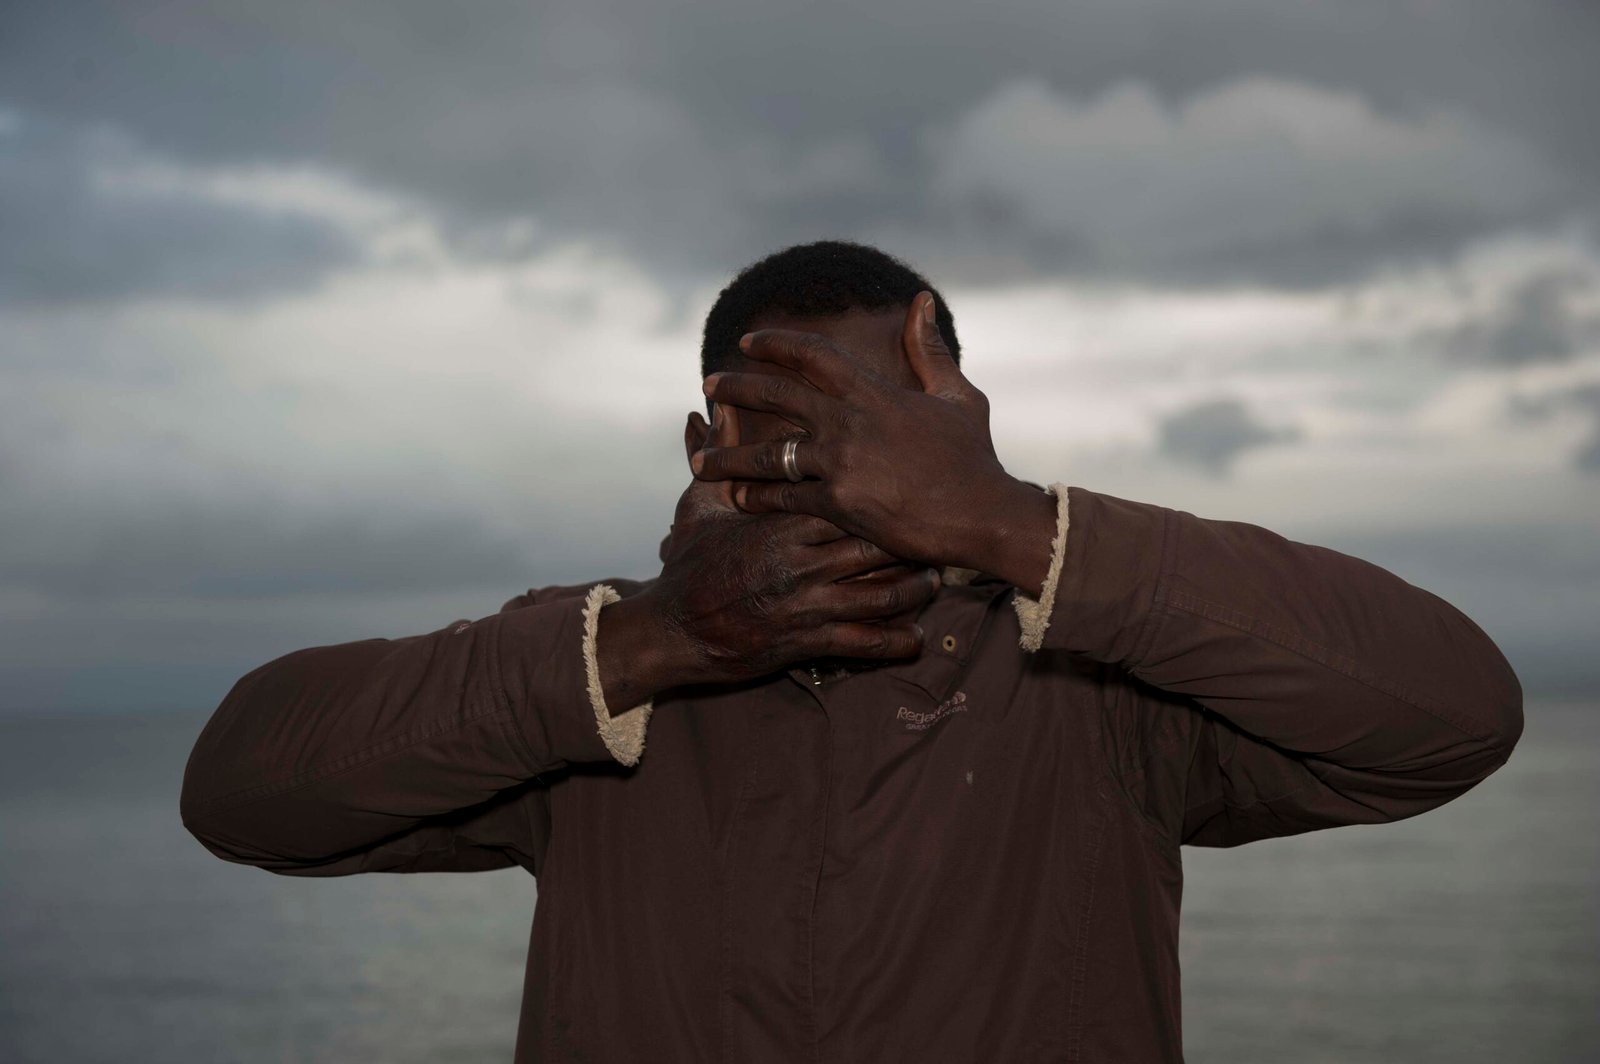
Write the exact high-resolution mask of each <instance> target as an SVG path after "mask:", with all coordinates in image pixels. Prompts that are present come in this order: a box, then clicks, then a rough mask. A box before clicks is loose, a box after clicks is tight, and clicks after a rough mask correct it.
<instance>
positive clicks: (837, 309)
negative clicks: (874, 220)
mask: <svg viewBox="0 0 1600 1064" xmlns="http://www.w3.org/2000/svg"><path fill="white" fill-rule="evenodd" d="M922 291H929V292H932V293H933V294H934V298H935V300H936V306H937V310H936V319H937V323H938V326H939V331H940V333H941V335H942V336H943V337H944V341H945V344H946V345H947V346H948V347H949V349H950V353H951V355H953V356H954V357H955V359H956V361H957V363H958V364H959V362H960V360H961V345H960V343H959V341H958V340H957V339H956V329H955V321H954V319H953V318H952V317H951V315H950V308H949V306H947V305H946V303H945V301H944V297H943V296H941V295H939V292H938V290H937V289H935V288H934V287H933V285H931V284H929V283H928V281H927V279H926V278H924V277H923V276H922V275H921V274H919V273H917V272H916V271H915V270H913V269H911V267H909V266H907V265H906V264H905V263H903V262H901V261H900V260H899V259H897V258H895V257H894V256H892V255H889V254H886V253H885V252H882V251H880V250H878V249H877V248H874V247H869V246H867V245H865V244H856V243H852V242H850V241H844V240H819V241H817V242H815V243H811V244H797V245H795V246H794V247H789V248H785V249H783V250H782V251H778V252H774V253H773V254H771V255H768V256H767V257H766V258H764V259H761V260H760V261H759V262H755V263H752V264H751V265H749V266H746V267H745V268H744V269H743V270H741V271H739V274H738V276H736V277H734V279H733V280H732V281H731V282H729V284H728V286H727V287H726V288H724V289H723V290H722V292H721V294H720V295H718V296H717V301H716V302H715V303H714V304H712V307H711V311H710V313H708V314H707V315H706V322H705V333H704V338H703V340H702V342H701V346H700V375H701V377H702V378H703V377H705V376H708V375H709V374H712V373H715V372H717V371H718V370H737V371H740V372H747V373H781V374H790V375H792V374H791V371H789V370H787V369H784V368H783V367H781V366H774V365H772V364H771V363H767V362H758V361H756V360H754V359H750V358H746V357H745V356H744V354H743V353H742V352H741V351H740V350H739V337H741V336H743V335H744V334H745V333H747V332H751V331H753V330H755V329H802V330H805V331H807V332H816V333H823V334H825V335H827V336H829V337H831V338H832V339H833V340H835V341H836V342H837V343H838V344H839V345H840V346H841V347H843V348H844V349H845V350H847V351H850V352H852V353H853V354H855V355H857V356H858V357H860V358H861V359H863V360H864V361H865V362H866V363H867V364H868V365H869V366H871V367H872V368H873V369H874V370H876V371H877V372H879V373H881V374H883V375H884V376H885V377H888V378H889V379H890V380H897V381H900V382H901V383H903V384H904V385H905V386H906V387H908V388H916V387H919V385H918V382H917V378H916V375H915V374H914V373H912V371H911V366H910V365H909V364H908V363H907V362H906V359H905V351H904V348H903V346H902V342H901V340H902V336H903V334H904V330H905V327H906V316H907V312H908V311H909V309H910V308H911V305H912V302H913V301H914V300H915V298H916V295H917V293H918V292H922ZM710 409H711V403H710V401H709V400H708V401H707V413H708V414H709V412H710ZM795 431H796V428H795V426H793V425H792V424H790V423H789V422H788V421H785V420H784V419H783V418H780V417H778V416H777V415H775V414H765V413H760V412H752V411H741V412H740V416H739V436H740V442H741V443H754V442H759V441H762V440H771V439H776V438H778V437H780V436H783V435H785V434H789V433H793V432H795ZM687 442H689V443H690V444H691V449H693V446H692V445H693V441H692V440H690V441H687Z"/></svg>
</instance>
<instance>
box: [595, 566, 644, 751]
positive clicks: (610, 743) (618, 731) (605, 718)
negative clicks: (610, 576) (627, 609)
mask: <svg viewBox="0 0 1600 1064" xmlns="http://www.w3.org/2000/svg"><path fill="white" fill-rule="evenodd" d="M621 598H622V596H621V595H619V594H618V593H617V590H616V588H614V587H612V586H611V585H610V584H596V585H595V586H594V587H592V588H590V589H589V595H588V597H587V598H586V599H584V603H583V670H584V675H585V676H587V677H588V684H589V705H590V707H591V708H592V709H593V710H594V719H595V725H596V726H597V727H598V728H599V730H600V738H601V739H602V740H603V741H604V742H605V744H606V749H607V750H609V751H611V756H612V757H614V758H616V759H617V760H618V761H620V762H622V763H623V764H624V765H635V764H638V762H639V755H641V754H642V753H644V735H645V728H646V726H647V725H648V724H649V723H650V714H651V712H652V711H653V709H654V702H655V700H654V699H646V700H645V701H644V702H641V703H640V704H639V705H637V706H634V707H633V708H632V709H629V710H628V711H626V712H624V713H619V714H617V715H616V716H615V717H613V716H612V715H611V711H610V710H609V709H607V708H606V697H605V692H604V691H603V690H602V689H601V686H600V662H599V656H598V654H597V653H596V642H597V638H598V634H599V630H600V611H601V610H602V609H604V608H605V607H606V606H607V605H609V604H611V603H613V602H616V601H618V600H620V599H621Z"/></svg>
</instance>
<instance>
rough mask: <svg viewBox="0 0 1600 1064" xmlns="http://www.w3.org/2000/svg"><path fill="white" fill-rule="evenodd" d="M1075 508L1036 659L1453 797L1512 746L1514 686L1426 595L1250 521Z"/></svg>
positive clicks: (1096, 497)
mask: <svg viewBox="0 0 1600 1064" xmlns="http://www.w3.org/2000/svg"><path fill="white" fill-rule="evenodd" d="M1070 500H1071V518H1072V520H1071V533H1070V535H1069V536H1068V537H1067V539H1066V543H1065V552H1064V566H1063V568H1062V571H1061V575H1060V582H1059V585H1058V587H1057V588H1056V597H1055V602H1054V606H1053V608H1052V610H1051V611H1050V616H1049V618H1048V627H1047V628H1046V629H1045V631H1044V633H1043V637H1042V641H1041V642H1042V645H1043V646H1044V647H1045V648H1058V649H1066V650H1072V651H1075V652H1078V653H1081V654H1084V655H1086V656H1088V657H1091V658H1094V659H1096V660H1100V661H1106V662H1111V663H1115V664H1119V665H1121V666H1123V667H1124V668H1126V669H1128V670H1129V671H1130V672H1131V673H1132V674H1133V675H1135V676H1137V677H1138V678H1139V679H1140V680H1143V681H1145V682H1147V683H1149V684H1151V685H1153V686H1155V687H1159V688H1161V689H1163V690H1166V691H1172V692H1176V693H1179V694H1183V695H1187V696H1189V697H1190V698H1192V699H1194V700H1196V701H1197V702H1199V703H1200V704H1202V705H1204V706H1206V707H1207V708H1209V709H1211V710H1213V711H1215V712H1216V713H1218V714H1219V715H1221V716H1223V717H1225V718H1227V719H1228V720H1229V721H1230V722H1232V723H1233V724H1235V725H1237V726H1238V727H1239V728H1240V729H1242V730H1243V731H1245V732H1247V733H1249V734H1251V735H1254V736H1258V737H1260V738H1262V739H1265V740H1268V741H1270V742H1272V743H1274V744H1276V745H1277V746H1279V747H1282V748H1283V749H1285V750H1290V751H1295V752H1297V753H1300V754H1304V755H1310V756H1313V757H1317V758H1321V759H1324V760H1325V761H1326V762H1328V763H1329V764H1337V765H1340V766H1345V767H1348V768H1353V769H1363V770H1377V769H1383V770H1385V771H1387V772H1390V773H1393V774H1397V775H1405V776H1411V777H1413V778H1435V779H1438V780H1441V781H1451V782H1452V783H1453V782H1455V781H1459V780H1460V779H1463V778H1467V777H1470V776H1471V775H1475V774H1479V773H1481V771H1482V766H1484V765H1488V764H1493V763H1497V761H1499V760H1503V759H1504V757H1505V756H1506V755H1507V754H1508V753H1509V751H1510V749H1511V747H1512V746H1513V745H1514V744H1515V743H1516V741H1517V738H1518V736H1519V735H1520V733H1521V729H1522V692H1521V688H1520V685H1519V683H1518V681H1517V678H1516V675H1515V673H1514V672H1513V671H1512V669H1511V667H1510V665H1509V664H1508V663H1507V661H1506V659H1505V657H1504V656H1503V655H1502V654H1501V653H1500V651H1499V649H1498V648H1497V647H1496V646H1495V644H1494V643H1493V641H1492V640H1490V639H1489V637H1488V636H1487V635H1486V634H1485V633H1484V632H1483V631H1482V630H1481V629H1480V628H1478V626H1477V625H1475V624H1474V623H1473V622H1472V621H1471V620H1470V619H1469V618H1467V617H1466V616H1465V615H1464V614H1462V613H1461V611H1459V610H1457V609H1456V608H1455V607H1453V606H1451V605H1450V604H1449V603H1447V602H1445V601H1444V600H1443V599H1441V598H1439V597H1438V596H1436V595H1433V594H1431V593H1430V592H1428V591H1425V590H1423V589H1422V588H1419V587H1415V586H1413V585H1411V584H1409V583H1407V582H1406V581H1404V580H1402V579H1401V578H1400V577H1398V576H1396V575H1395V574H1393V573H1390V572H1388V571H1386V570H1384V569H1382V568H1380V567H1378V566H1376V565H1373V564H1372V563H1370V562H1366V561H1363V560H1361V559H1359V558H1355V557H1351V556H1350V555H1346V554H1342V553H1340V552H1338V551H1334V550H1330V549H1328V548H1324V547H1319V546H1316V545H1313V544H1308V543H1300V542H1296V541H1293V540H1290V539H1287V538H1285V537H1284V536H1281V535H1279V534H1277V533H1275V532H1273V531H1271V530H1270V529H1266V528H1262V527H1260V526H1257V525H1253V524H1248V523H1246V522H1241V521H1223V520H1214V519H1206V518H1200V517H1197V516H1195V515H1194V514H1192V513H1188V512H1186V511H1183V510H1175V509H1171V508H1168V507H1161V506H1156V505H1154V504H1150V503H1142V502H1135V501H1132V500H1128V499H1121V498H1117V497H1115V496H1111V495H1105V494H1100V493H1096V492H1091V491H1087V490H1086V489H1083V488H1078V487H1073V488H1071V489H1070Z"/></svg>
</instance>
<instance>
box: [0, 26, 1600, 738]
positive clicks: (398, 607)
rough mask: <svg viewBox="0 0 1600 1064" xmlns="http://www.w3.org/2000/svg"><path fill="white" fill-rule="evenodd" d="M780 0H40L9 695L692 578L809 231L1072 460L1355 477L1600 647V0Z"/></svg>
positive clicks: (1541, 658) (1278, 511) (208, 688)
mask: <svg viewBox="0 0 1600 1064" xmlns="http://www.w3.org/2000/svg"><path fill="white" fill-rule="evenodd" d="M753 10H754V9H752V8H751V7H750V5H749V4H748V3H745V2H742V0H741V2H737V3H736V2H734V0H713V2H709V3H704V4H696V5H692V6H688V7H683V6H678V5H660V4H646V3H642V2H641V3H634V4H623V5H601V4H594V3H590V2H581V3H580V2H578V0H558V2H555V3H550V4H537V5H532V4H515V5H513V4H504V5H495V6H491V7H477V8H473V9H471V10H470V11H463V10H461V9H457V8H452V7H446V6H440V5H437V4H429V3H422V2H421V0H403V2H401V3H378V2H376V0H352V2H350V3H340V4H326V3H313V2H310V0H282V2H279V3H273V4H262V3H244V2H238V3H217V2H204V3H202V2H199V0H178V2H174V3H164V4H160V5H132V4H120V3H93V2H89V3H81V4H51V3H41V2H25V3H10V4H6V5H4V6H3V8H0V218H3V222H4V226H3V232H4V235H3V237H0V477H3V478H4V485H3V487H4V489H5V490H4V492H3V493H0V521H3V523H4V527H5V529H6V534H5V537H4V542H3V543H0V646H3V649H0V690H3V692H4V697H3V700H0V709H3V710H12V709H28V708H43V709H54V708H66V709H72V708H107V707H113V708H114V707H117V706H126V705H129V704H132V703H133V702H135V701H136V702H139V704H148V705H158V704H182V705H196V704H204V703H206V702H208V701H214V699H215V698H216V697H218V696H220V694H221V689H219V685H224V686H225V681H226V680H227V679H228V678H229V677H230V676H237V675H238V674H240V673H241V672H242V671H244V669H245V668H247V667H249V666H251V665H253V664H257V663H259V662H260V661H262V660H264V659H265V658H266V657H267V656H269V655H271V654H275V653H281V652H284V651H287V650H289V649H293V648H294V647H295V646H299V645H309V644H310V643H312V642H314V641H317V640H332V639H340V638H358V637H363V636H367V635H373V634H383V635H399V634H404V633H406V632H408V631H420V630H425V629H426V628H428V627H429V626H431V625H434V624H443V623H446V622H448V621H450V620H452V619H454V618H455V617H457V616H472V615H481V614H482V613H484V612H487V611H489V610H492V609H494V608H496V607H497V606H498V605H499V603H500V602H501V601H503V600H504V598H505V597H508V596H509V595H511V594H513V593H515V592H517V591H519V590H522V589H523V588H526V587H528V586H531V585H534V584H538V583H546V582H571V581H577V580H582V579H586V578H588V577H590V576H611V575H631V576H647V575H649V573H650V572H651V571H652V561H653V559H654V558H655V550H656V544H657V542H658V541H659V539H660V537H661V535H662V533H663V532H665V531H666V523H667V520H668V519H669V517H670V513H671V505H672V501H673V499H674V498H675V497H676V494H677V491H678V490H680V488H681V485H682V482H683V479H684V477H685V476H686V474H685V471H684V469H683V460H682V454H681V450H680V449H679V444H678V442H677V438H678V435H679V428H680V426H681V418H682V416H683V412H684V411H686V410H687V409H689V408H691V407H693V406H694V405H696V404H697V403H698V401H699V398H700V397H699V394H698V392H697V391H696V390H695V387H694V385H695V373H694V366H695V343H696V340H697V333H698V327H699V316H700V315H701V314H703V313H704V310H705V309H706V306H707V305H708V303H709V298H710V296H711V295H712V294H714V293H715V291H716V289H717V287H718V286H719V285H720V284H721V283H723V282H724V281H725V280H726V278H727V277H728V275H729V274H730V272H731V271H732V270H734V269H736V268H737V267H739V266H740V265H743V264H744V263H746V262H748V261H750V260H752V259H754V258H756V257H758V256H759V255H761V254H762V253H764V252H766V251H768V250H771V249H774V248H776V247H779V246H782V245H784V244H788V243H791V242H796V241H802V240H810V239H815V238H817V237H821V236H854V237H857V238H861V239H867V240H873V241H878V242H881V243H882V244H883V245H884V246H885V247H886V248H888V249H889V250H891V251H894V252H897V253H899V254H902V255H904V256H906V257H908V258H910V259H911V260H912V261H913V262H914V263H915V264H916V265H917V266H918V267H919V268H921V269H923V270H924V271H926V272H927V273H928V274H929V275H930V276H931V277H933V278H934V279H935V280H936V281H937V282H938V283H939V284H940V285H941V286H942V287H943V288H944V289H945V290H946V292H947V294H950V296H951V298H952V300H953V303H954V309H955V312H956V316H957V319H958V321H959V322H960V323H961V325H962V328H963V337H964V339H967V340H969V342H970V344H971V345H972V346H971V350H972V356H971V359H970V361H971V365H972V368H973V374H974V377H975V379H981V380H982V381H984V382H988V381H993V382H994V384H993V387H992V389H991V391H992V394H993V397H994V398H995V399H996V411H997V422H996V424H997V433H998V434H1000V435H1004V436H1005V437H1006V439H1005V441H1003V442H1004V443H1005V446H1006V448H1007V457H1008V462H1009V461H1010V459H1011V457H1012V456H1013V455H1014V456H1015V457H1016V459H1017V462H1018V468H1019V469H1020V470H1023V471H1024V472H1025V473H1027V474H1028V475H1031V476H1032V477H1033V478H1035V479H1053V478H1057V477H1060V476H1063V475H1065V476H1068V477H1069V478H1073V479H1075V480H1077V482H1080V483H1086V484H1087V485H1088V486H1091V487H1095V488H1097V489H1103V490H1108V491H1111V492H1112V493H1114V494H1125V495H1128V496H1130V497H1148V498H1151V499H1152V500H1153V501H1159V502H1164V503H1171V504H1173V505H1182V506H1187V507H1190V508H1194V507H1199V508H1200V509H1201V510H1202V511H1203V512H1205V513H1206V514H1207V515H1208V516H1232V515H1236V514H1244V515H1248V514H1252V513H1260V514H1272V515H1281V516H1285V517H1286V518H1288V517H1297V516H1298V515H1300V514H1320V515H1322V516H1323V517H1324V518H1326V517H1328V515H1333V516H1336V517H1338V518H1339V519H1340V521H1341V522H1342V523H1340V524H1339V525H1338V527H1337V528H1336V527H1335V526H1334V524H1332V523H1327V522H1324V524H1322V525H1319V526H1316V527H1308V528H1307V529H1306V530H1305V534H1306V535H1307V537H1308V538H1312V539H1316V538H1318V537H1319V536H1320V535H1321V534H1322V533H1323V532H1326V534H1328V535H1329V536H1333V537H1337V542H1338V543H1342V544H1349V545H1350V546H1351V548H1352V549H1355V550H1357V551H1358V552H1361V553H1363V556H1369V557H1371V558H1372V560H1374V561H1376V562H1378V563H1379V564H1387V563H1392V564H1394V565H1396V566H1397V567H1399V568H1400V569H1401V570H1403V574H1404V575H1410V574H1413V573H1415V574H1417V575H1418V578H1419V579H1425V580H1427V581H1429V582H1430V585H1429V586H1433V587H1436V588H1438V589H1439V590H1440V592H1441V593H1445V594H1447V595H1449V596H1450V597H1451V598H1452V600H1457V599H1459V600H1460V601H1461V602H1462V604H1463V606H1464V607H1466V608H1468V609H1469V612H1470V611H1472V610H1474V609H1476V608H1478V607H1479V606H1481V607H1482V609H1483V610H1484V611H1485V615H1486V616H1489V617H1491V622H1490V624H1491V627H1493V629H1494V631H1495V633H1496V635H1497V636H1500V635H1502V634H1503V635H1504V636H1505V638H1506V640H1507V642H1508V645H1510V646H1511V647H1512V648H1513V649H1516V648H1521V651H1520V652H1521V653H1522V654H1524V655H1526V657H1525V658H1519V659H1518V660H1519V663H1520V662H1521V661H1522V660H1526V661H1528V662H1530V663H1537V668H1538V669H1539V670H1540V671H1541V675H1540V676H1537V677H1534V678H1533V680H1534V681H1535V682H1534V683H1530V686H1536V685H1537V681H1538V680H1540V679H1547V678H1548V679H1551V682H1554V680H1555V679H1556V678H1560V677H1566V678H1567V679H1572V678H1574V677H1575V678H1577V679H1576V680H1573V682H1578V681H1579V680H1582V681H1583V682H1589V680H1592V679H1595V677H1594V676H1593V669H1592V666H1590V665H1589V664H1588V660H1589V658H1588V656H1586V655H1585V654H1584V653H1583V652H1582V648H1584V647H1586V646H1589V645H1592V643H1593V641H1594V639H1595V638H1600V631H1597V625H1596V619H1595V616H1594V612H1593V610H1592V608H1591V607H1589V606H1587V605H1586V602H1588V601H1591V600H1593V599H1594V598H1595V597H1596V596H1600V575H1597V574H1596V573H1595V571H1594V569H1593V566H1592V564H1590V562H1592V558H1593V553H1592V538H1593V537H1592V535H1589V534H1588V533H1586V532H1585V531H1584V530H1585V529H1589V528H1591V527H1592V526H1593V523H1594V521H1595V520H1600V513H1597V512H1596V511H1595V509H1594V507H1595V503H1594V502H1593V499H1592V492H1591V493H1589V494H1585V489H1588V488H1592V485H1593V483H1594V477H1595V475H1596V474H1597V473H1600V401H1596V399H1595V396H1596V394H1600V393H1597V391H1596V388H1597V386H1600V361H1597V359H1600V349H1597V344H1600V335H1597V331H1600V254H1597V253H1596V250H1595V239H1594V234H1595V231H1596V229H1595V222H1596V219H1597V217H1600V210H1597V208H1600V196H1597V192H1600V138H1595V137H1593V135H1592V130H1591V128H1590V127H1591V126H1592V124H1593V123H1592V116H1591V115H1590V114H1589V113H1588V111H1589V110H1590V108H1588V107H1586V106H1584V105H1583V104H1584V102H1585V101H1587V100H1589V99H1593V98H1600V64H1596V63H1594V61H1593V55H1594V47H1593V44H1594V42H1595V41H1596V40H1597V39H1600V9H1596V8H1595V7H1593V5H1577V4H1560V3H1530V4H1518V5H1505V4H1501V3H1491V2H1488V0H1482V2H1477V0H1474V2H1467V0H1462V2H1456V3H1450V4H1414V5H1399V6H1395V5H1384V6H1369V5H1351V4H1340V3H1336V2H1327V3H1315V4H1296V5H1284V4H1281V3H1277V2H1268V0H1222V2H1218V3H1213V4H1206V5H1193V4H1183V3H1179V2H1177V0H1162V2H1156V0H1116V2H1110V0H1105V2H1101V0H1093V2H1089V3H1084V4H1075V5H1072V6H1071V8H1070V9H1065V8H1063V7H1062V6H1061V5H1057V4H1046V3H1042V2H1023V3H1015V2H1003V3H998V4H986V5H983V6H982V7H981V8H980V7H974V6H972V5H958V4H950V3H946V4H938V3H935V4H931V5H930V4H928V3H925V2H919V3H915V4H913V3H911V2H910V0H890V2H889V3H886V4H884V5H881V6H877V7H875V8H874V9H873V12H872V16H871V17H867V15H866V14H865V13H864V12H862V11H861V10H859V9H848V10H845V9H826V8H817V7H816V6H814V5H811V6H806V5H786V6H784V7H781V8H774V9H773V10H770V11H761V12H760V13H759V17H755V16H753V15H752V11H753ZM1511 35H1514V37H1513V36H1511ZM1510 39H1514V40H1516V41H1517V42H1519V46H1518V47H1515V48H1513V47H1508V46H1507V44H1506V42H1507V41H1508V40H1510ZM1063 308H1065V309H1063ZM1351 308H1354V309H1351ZM984 386H985V387H986V388H990V385H989V384H987V383H985V385H984ZM1108 454H1109V455H1112V456H1113V458H1115V459H1116V460H1113V459H1112V458H1106V455H1108ZM1116 456H1121V457H1120V458H1117V457H1116ZM1118 461H1121V462H1122V463H1123V464H1120V465H1119V464H1117V462H1118ZM1286 464H1289V465H1293V466H1294V469H1295V470H1296V472H1294V473H1293V474H1292V475H1285V474H1284V473H1283V472H1282V470H1283V468H1284V466H1285V465H1286ZM1302 466H1303V469H1304V472H1300V470H1301V469H1302ZM1063 469H1064V470H1066V472H1065V473H1063V472H1062V470H1063ZM1275 471H1276V472H1275ZM1197 474H1198V475H1197ZM1274 476H1277V477H1278V478H1279V479H1277V480H1274V479H1272V478H1273V477H1274ZM1078 478H1081V479H1078ZM1340 492H1342V493H1343V494H1338V493H1340ZM1330 495H1337V497H1335V498H1331V499H1330ZM1505 499H1511V500H1513V502H1501V501H1498V500H1505ZM1210 500H1215V501H1216V507H1215V508H1207V507H1205V506H1203V505H1202V504H1203V503H1205V502H1207V501H1210ZM1396 500H1399V503H1397V502H1396ZM1419 500H1420V501H1419ZM1224 504H1226V507H1227V509H1226V510H1225V509H1224ZM1507 511H1515V512H1512V513H1508V512H1507ZM1361 529H1369V530H1368V531H1364V532H1363V531H1359V530H1361ZM1545 603H1548V604H1549V606H1548V609H1546V608H1545V607H1544V606H1543V605H1541V604H1545ZM1544 674H1548V675H1544ZM1563 682H1565V681H1563ZM130 692H137V698H135V697H134V694H131V693H130ZM130 700H131V701H130ZM141 700H142V701H141Z"/></svg>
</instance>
